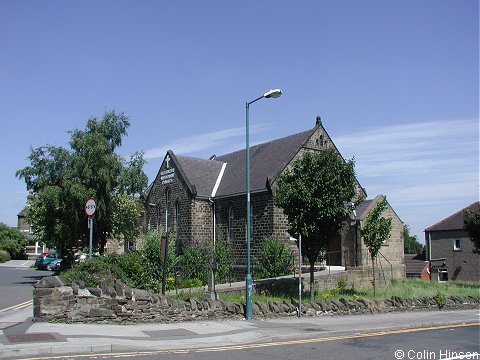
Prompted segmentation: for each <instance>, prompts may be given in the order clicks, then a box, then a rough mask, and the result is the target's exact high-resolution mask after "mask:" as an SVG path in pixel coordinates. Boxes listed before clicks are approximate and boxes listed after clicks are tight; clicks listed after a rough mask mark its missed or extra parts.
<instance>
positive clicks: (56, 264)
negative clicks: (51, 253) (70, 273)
mask: <svg viewBox="0 0 480 360" xmlns="http://www.w3.org/2000/svg"><path fill="white" fill-rule="evenodd" d="M61 266H62V259H55V260H53V261H51V262H49V263H48V264H47V265H46V266H45V268H46V269H47V270H50V271H60V267H61Z"/></svg>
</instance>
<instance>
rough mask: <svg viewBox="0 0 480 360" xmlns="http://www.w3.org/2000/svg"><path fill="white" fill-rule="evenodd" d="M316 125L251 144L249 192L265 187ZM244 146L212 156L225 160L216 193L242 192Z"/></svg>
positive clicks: (231, 193)
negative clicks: (274, 138)
mask: <svg viewBox="0 0 480 360" xmlns="http://www.w3.org/2000/svg"><path fill="white" fill-rule="evenodd" d="M315 130H316V128H313V129H311V130H308V131H304V132H301V133H298V134H293V135H290V136H286V137H283V138H280V139H276V140H272V141H268V142H265V143H263V144H258V145H255V146H251V147H250V191H252V192H254V191H258V190H263V189H266V188H267V179H269V180H270V181H271V180H274V179H275V178H276V177H277V175H278V174H279V173H280V172H281V171H282V170H283V169H284V168H285V167H286V166H287V165H288V164H289V163H290V161H291V160H292V158H293V157H294V156H295V154H296V153H297V152H298V151H299V150H300V149H301V148H302V147H303V145H304V144H305V142H306V141H307V140H308V139H309V138H310V136H312V134H313V133H314V132H315ZM245 152H246V151H245V149H242V150H239V151H235V152H232V153H229V154H225V155H221V156H218V157H216V158H215V161H221V162H225V163H227V166H226V168H225V173H224V175H223V178H222V182H221V183H220V186H219V188H218V191H217V196H220V197H221V196H228V195H233V194H241V193H244V192H245V188H246V179H245V172H246V169H245Z"/></svg>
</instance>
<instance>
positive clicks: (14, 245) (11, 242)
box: [0, 223, 27, 261]
mask: <svg viewBox="0 0 480 360" xmlns="http://www.w3.org/2000/svg"><path fill="white" fill-rule="evenodd" d="M26 245H27V238H26V237H25V235H24V234H23V233H22V232H20V231H19V230H18V229H15V228H11V227H10V226H7V225H5V224H3V223H0V250H4V251H6V252H8V253H9V257H10V258H18V257H20V256H22V254H23V253H24V252H25V246H26ZM8 260H10V259H8ZM5 261H7V260H5Z"/></svg>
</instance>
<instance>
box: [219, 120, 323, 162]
mask: <svg viewBox="0 0 480 360" xmlns="http://www.w3.org/2000/svg"><path fill="white" fill-rule="evenodd" d="M316 128H317V127H314V128H312V129H309V130H305V131H300V132H298V133H295V134H290V135H287V136H283V137H281V138H277V139H272V140H268V141H264V142H262V143H259V144H256V145H251V146H250V150H252V149H254V148H257V147H259V146H262V145H266V144H271V143H273V142H277V141H282V140H285V139H288V138H290V137H293V136H298V135H300V134H305V133H309V132H313V131H314V130H316ZM241 151H245V148H243V149H238V150H235V151H232V152H229V153H226V154H222V155H218V156H217V158H221V157H224V156H228V155H232V154H235V153H238V152H241Z"/></svg>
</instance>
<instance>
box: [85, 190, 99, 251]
mask: <svg viewBox="0 0 480 360" xmlns="http://www.w3.org/2000/svg"><path fill="white" fill-rule="evenodd" d="M84 211H85V215H87V217H88V228H89V229H90V242H89V247H88V258H89V259H91V258H92V243H93V241H92V239H93V216H94V215H95V212H96V211H97V201H96V200H95V199H94V198H92V197H90V198H88V199H87V201H85V205H84Z"/></svg>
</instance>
